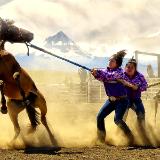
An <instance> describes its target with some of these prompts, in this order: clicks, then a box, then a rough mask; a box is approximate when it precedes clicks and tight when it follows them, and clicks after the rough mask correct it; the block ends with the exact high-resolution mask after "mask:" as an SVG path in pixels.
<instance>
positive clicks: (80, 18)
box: [0, 0, 160, 55]
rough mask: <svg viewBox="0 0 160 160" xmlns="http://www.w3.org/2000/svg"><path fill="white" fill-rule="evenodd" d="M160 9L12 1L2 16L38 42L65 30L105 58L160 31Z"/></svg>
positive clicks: (68, 0)
mask: <svg viewBox="0 0 160 160" xmlns="http://www.w3.org/2000/svg"><path fill="white" fill-rule="evenodd" d="M159 9H160V3H159V1H158V0H154V1H150V0H141V1H139V0H134V1H130V0H123V1H122V0H101V1H99V0H76V1H75V0H34V1H33V0H26V1H22V0H13V1H11V2H10V3H6V4H5V5H2V6H1V7H0V15H1V16H2V17H3V18H10V19H14V20H15V21H16V24H17V25H19V26H21V27H24V28H26V29H29V30H31V31H32V32H33V33H34V34H35V39H34V42H35V43H38V44H42V42H43V41H44V39H45V38H46V37H47V36H49V35H53V34H55V33H56V32H58V31H59V30H63V31H64V32H65V33H66V34H67V35H68V36H69V37H71V39H73V40H74V41H75V42H78V43H86V44H87V45H88V51H90V49H89V48H91V49H92V48H97V50H95V51H96V53H94V54H100V55H105V53H104V52H105V47H106V52H108V51H109V52H112V51H113V52H114V50H118V49H119V48H122V49H123V47H124V49H125V48H127V49H129V50H130V52H131V51H132V50H134V49H136V46H132V40H133V39H137V38H139V37H147V36H148V35H152V34H153V33H156V32H157V33H158V32H160V30H159V26H160V22H159V21H158V19H160V13H159ZM95 44H96V46H95ZM98 47H99V48H98ZM86 48H87V47H86ZM82 49H83V48H82ZM142 49H143V48H142ZM144 50H145V47H144ZM145 51H146V50H145ZM97 52H98V53H97Z"/></svg>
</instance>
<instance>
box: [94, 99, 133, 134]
mask: <svg viewBox="0 0 160 160" xmlns="http://www.w3.org/2000/svg"><path fill="white" fill-rule="evenodd" d="M127 107H128V99H127V98H124V99H121V100H116V101H114V102H111V101H110V100H107V101H106V102H105V104H104V105H103V107H102V108H101V109H100V111H99V113H98V115H97V128H98V130H100V131H102V132H106V130H105V122H104V119H105V117H106V116H108V115H109V114H110V113H111V112H112V111H114V110H115V116H114V122H115V124H116V125H117V126H118V127H120V128H121V129H122V130H123V131H124V133H125V134H130V133H131V131H130V129H129V128H128V126H127V125H126V123H125V122H124V121H123V116H124V114H125V111H126V109H127Z"/></svg>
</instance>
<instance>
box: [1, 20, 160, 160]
mask: <svg viewBox="0 0 160 160" xmlns="http://www.w3.org/2000/svg"><path fill="white" fill-rule="evenodd" d="M0 21H1V22H0V23H1V28H0V30H1V34H0V38H1V45H0V47H1V52H0V89H1V119H0V121H1V125H0V127H2V128H1V134H0V135H1V137H0V140H1V145H0V147H1V149H0V159H6V160H8V159H31V158H32V159H55V160H59V159H65V160H83V159H84V160H91V159H94V160H103V159H115V160H121V159H134V160H138V159H160V150H159V147H160V109H159V105H160V104H159V103H160V54H156V53H147V52H140V51H135V52H134V58H132V60H131V61H130V62H128V63H127V64H129V63H131V62H134V63H136V64H139V62H140V61H141V59H140V58H139V57H140V55H143V56H144V57H145V56H154V57H156V59H157V64H156V65H157V71H155V70H154V68H153V67H152V65H151V64H147V65H146V66H145V70H146V73H147V74H146V75H144V79H145V80H146V82H147V86H146V89H144V91H142V94H141V97H140V99H141V100H142V103H143V105H144V108H145V111H144V113H141V112H140V114H139V113H138V111H137V112H136V111H134V109H132V107H131V108H126V111H125V113H124V115H123V117H121V118H120V119H118V120H117V119H116V118H117V117H118V116H120V113H121V111H120V109H117V108H116V103H117V105H118V102H119V101H121V98H122V99H123V98H126V97H123V96H117V97H116V96H112V95H111V96H108V95H107V94H106V90H105V89H106V88H105V87H106V86H107V85H110V84H107V85H106V86H105V83H109V82H106V81H104V83H103V82H102V81H100V80H99V78H102V77H98V76H97V75H98V73H99V72H98V69H91V68H88V67H86V66H83V65H81V64H79V63H76V62H74V61H71V60H69V59H66V58H64V57H61V56H59V55H57V54H56V53H54V51H53V52H50V51H47V50H46V49H44V48H43V47H42V48H41V46H37V45H34V44H32V42H31V41H32V40H33V33H31V32H30V31H27V30H25V29H22V28H18V27H16V26H15V25H14V22H13V21H10V20H3V19H1V20H0ZM6 42H11V43H24V44H25V45H26V47H27V49H28V53H27V54H28V55H29V54H30V48H32V49H34V50H37V51H39V52H42V53H43V54H48V55H50V56H51V57H52V56H53V58H55V59H60V63H70V64H72V65H73V67H77V72H74V73H64V72H65V71H64V72H63V73H58V72H54V71H32V70H28V69H24V68H23V67H22V66H21V64H20V63H18V62H17V60H16V58H15V57H14V55H13V54H12V53H9V52H8V51H7V49H6V48H5V43H6ZM118 53H125V51H120V52H117V53H116V54H114V55H113V57H112V58H111V59H110V60H109V63H110V62H111V61H114V60H115V61H116V62H117V57H116V56H117V54H118ZM115 57H116V58H115ZM24 61H25V60H24ZM51 61H52V59H51ZM113 63H114V62H113ZM117 63H119V61H118V62H117ZM107 64H108V62H106V65H107ZM53 65H54V64H53ZM120 66H121V63H120ZM131 67H132V66H131ZM138 71H139V72H141V71H140V70H138ZM95 73H96V74H95ZM117 81H118V80H117ZM117 81H116V82H115V80H114V81H111V82H110V83H111V84H112V85H115V84H117V83H121V82H117ZM142 83H143V82H142ZM121 84H122V85H123V87H124V86H125V85H124V84H123V83H121ZM127 84H128V83H127ZM129 85H132V84H129ZM139 85H140V86H141V83H140V84H139ZM107 87H108V86H107ZM139 88H140V87H139ZM139 88H138V89H139ZM112 91H113V90H112V89H111V92H112ZM115 93H116V94H118V93H121V89H117V90H116V91H115ZM106 100H107V102H106ZM112 101H113V102H112ZM105 102H106V103H105ZM104 103H105V105H104ZM107 103H108V104H107ZM142 103H141V104H142ZM112 104H114V105H115V107H114V108H113V109H112V108H108V110H109V111H108V110H107V108H105V107H113V106H112ZM103 105H104V106H103ZM107 105H108V106H107ZM109 105H110V106H109ZM123 105H125V103H122V106H117V107H120V108H121V107H122V108H123ZM134 105H135V104H134V103H133V106H134ZM102 106H103V107H102ZM104 108H105V109H106V110H105V109H104ZM112 111H113V112H112ZM110 113H111V114H110ZM103 114H106V115H105V116H104V115H103ZM103 116H104V117H103ZM116 116H117V117H116ZM101 118H102V119H101ZM104 119H105V120H104ZM139 119H140V120H139ZM144 120H145V124H144ZM5 154H6V157H5V156H4V155H5ZM2 155H3V157H2Z"/></svg>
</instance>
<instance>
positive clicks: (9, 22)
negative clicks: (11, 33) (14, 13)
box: [5, 19, 14, 25]
mask: <svg viewBox="0 0 160 160" xmlns="http://www.w3.org/2000/svg"><path fill="white" fill-rule="evenodd" d="M5 22H6V23H7V24H8V25H13V24H14V20H13V19H12V20H11V19H6V20H5Z"/></svg>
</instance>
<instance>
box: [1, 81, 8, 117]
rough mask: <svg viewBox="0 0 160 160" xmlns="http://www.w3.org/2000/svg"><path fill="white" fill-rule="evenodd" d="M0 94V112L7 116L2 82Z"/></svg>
mask: <svg viewBox="0 0 160 160" xmlns="http://www.w3.org/2000/svg"><path fill="white" fill-rule="evenodd" d="M0 92H1V104H2V106H1V112H2V113H3V114H7V106H6V99H5V96H4V82H3V80H0Z"/></svg>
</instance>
